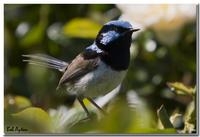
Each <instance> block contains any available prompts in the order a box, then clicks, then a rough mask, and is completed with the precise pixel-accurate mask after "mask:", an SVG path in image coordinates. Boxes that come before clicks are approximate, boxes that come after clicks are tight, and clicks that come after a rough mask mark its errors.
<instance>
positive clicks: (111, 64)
mask: <svg viewBox="0 0 200 137" xmlns="http://www.w3.org/2000/svg"><path fill="white" fill-rule="evenodd" d="M138 30H139V29H134V28H133V27H132V25H131V24H130V23H129V22H127V21H122V20H115V21H110V22H108V23H106V24H105V25H104V26H103V27H102V29H101V30H100V31H99V33H98V35H97V37H96V39H95V41H94V43H93V44H92V45H90V46H89V47H87V48H86V49H85V50H84V51H83V52H82V53H80V54H79V55H78V56H77V57H76V58H75V59H74V60H72V61H71V62H69V63H67V62H65V61H61V60H58V59H56V58H53V57H50V56H48V55H43V54H32V55H23V56H24V57H27V58H29V59H25V60H24V61H26V62H29V63H30V64H36V65H41V66H47V67H49V68H53V69H57V70H59V71H61V72H63V73H64V74H63V76H62V77H61V79H60V81H59V84H58V87H57V89H58V88H59V87H60V86H64V87H66V89H67V92H68V93H69V94H73V95H76V97H77V99H78V101H79V103H80V104H81V106H82V107H83V109H84V111H85V112H86V113H87V115H88V116H89V115H90V114H89V112H88V110H87V108H86V107H85V105H84V103H83V99H84V98H87V99H88V100H89V101H90V102H91V103H92V104H93V105H95V106H96V107H97V108H98V109H99V110H100V111H102V112H104V111H103V110H102V108H100V107H99V106H98V105H97V104H96V103H95V102H94V101H93V100H92V98H95V97H98V96H102V95H105V94H107V93H109V92H110V91H112V90H113V89H115V88H116V87H117V86H118V85H119V84H120V83H121V82H122V80H123V78H124V77H125V74H126V72H127V69H128V66H129V62H130V46H131V42H132V33H133V32H134V31H138Z"/></svg>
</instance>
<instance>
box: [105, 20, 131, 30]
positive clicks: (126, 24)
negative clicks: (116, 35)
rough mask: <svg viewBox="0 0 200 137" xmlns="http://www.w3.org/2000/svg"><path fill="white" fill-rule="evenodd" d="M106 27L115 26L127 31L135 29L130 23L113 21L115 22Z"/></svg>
mask: <svg viewBox="0 0 200 137" xmlns="http://www.w3.org/2000/svg"><path fill="white" fill-rule="evenodd" d="M105 25H107V26H109V25H114V26H118V27H122V28H126V29H131V28H133V27H132V25H131V24H130V23H129V22H127V21H123V20H113V21H110V22H108V23H106V24H105Z"/></svg>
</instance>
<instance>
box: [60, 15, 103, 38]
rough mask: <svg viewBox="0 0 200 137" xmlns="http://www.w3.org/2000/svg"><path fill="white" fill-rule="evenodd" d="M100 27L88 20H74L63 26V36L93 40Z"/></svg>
mask: <svg viewBox="0 0 200 137" xmlns="http://www.w3.org/2000/svg"><path fill="white" fill-rule="evenodd" d="M100 28H101V25H99V24H98V23H96V22H94V21H92V20H90V19H88V18H75V19H72V20H71V21H69V22H68V23H66V24H65V25H64V28H63V29H64V34H65V35H66V36H70V37H76V38H91V39H93V38H95V37H96V35H97V33H98V31H99V30H100Z"/></svg>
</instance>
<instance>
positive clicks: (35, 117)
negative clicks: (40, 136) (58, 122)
mask: <svg viewBox="0 0 200 137" xmlns="http://www.w3.org/2000/svg"><path fill="white" fill-rule="evenodd" d="M12 117H13V119H14V121H13V122H14V123H16V124H17V125H18V126H19V127H24V128H26V129H27V130H28V132H35V133H40V132H43V133H48V132H50V131H51V126H52V125H51V118H50V116H49V115H48V113H47V112H45V111H44V110H42V109H41V108H37V107H30V108H27V109H24V110H23V111H20V112H18V113H15V114H12ZM11 126H12V125H11Z"/></svg>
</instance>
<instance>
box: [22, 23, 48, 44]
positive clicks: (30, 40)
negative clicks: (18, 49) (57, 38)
mask: <svg viewBox="0 0 200 137" xmlns="http://www.w3.org/2000/svg"><path fill="white" fill-rule="evenodd" d="M45 28H46V23H42V22H41V23H39V24H37V25H35V26H33V27H32V28H31V29H30V31H28V32H27V34H26V35H25V36H24V37H23V38H22V39H21V41H20V43H21V45H22V46H24V47H29V46H32V45H35V44H38V43H40V42H41V41H42V39H43V37H44V34H45Z"/></svg>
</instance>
